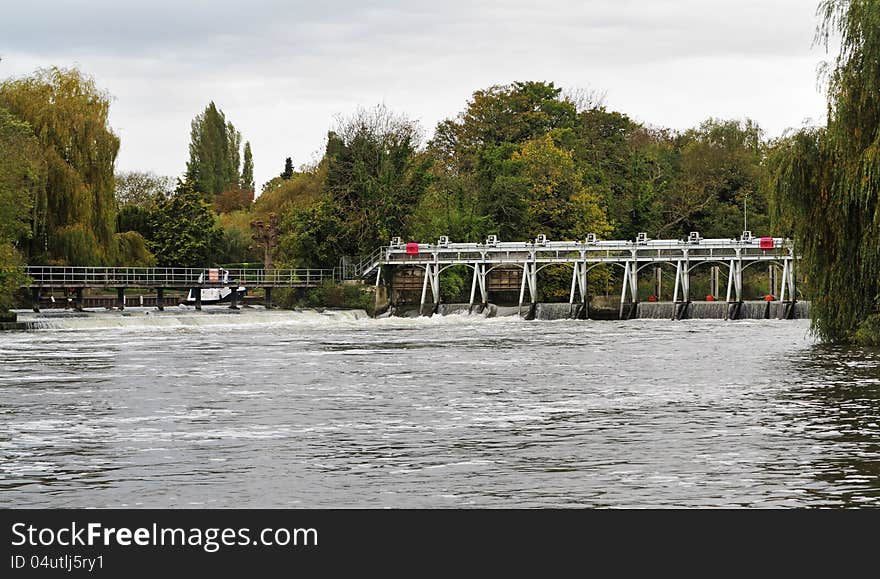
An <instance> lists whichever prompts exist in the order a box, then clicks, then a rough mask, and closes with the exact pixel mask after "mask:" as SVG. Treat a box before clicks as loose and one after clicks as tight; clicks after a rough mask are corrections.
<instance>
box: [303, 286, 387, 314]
mask: <svg viewBox="0 0 880 579" xmlns="http://www.w3.org/2000/svg"><path fill="white" fill-rule="evenodd" d="M304 303H305V305H306V306H309V307H313V308H316V307H324V308H347V309H358V310H366V311H367V312H372V310H373V303H374V296H373V294H372V293H369V292H366V291H364V289H363V286H360V285H352V284H335V283H326V284H324V285H322V286H320V287H316V288H314V289H312V290H309V292H308V293H307V294H306V296H305V300H304Z"/></svg>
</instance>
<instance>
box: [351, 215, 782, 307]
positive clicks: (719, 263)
mask: <svg viewBox="0 0 880 579" xmlns="http://www.w3.org/2000/svg"><path fill="white" fill-rule="evenodd" d="M797 259H798V256H797V255H796V254H795V252H794V247H793V244H792V243H791V241H790V240H787V239H782V238H771V237H760V238H758V237H753V236H752V234H751V232H750V231H744V232H743V234H742V235H741V236H740V237H739V238H731V239H703V238H701V237H700V235H699V233H697V232H693V233H691V234H690V236H689V237H688V239H686V240H679V239H658V240H652V239H649V238H648V236H647V235H646V234H644V233H640V234H639V235H638V237H637V238H636V239H635V240H633V241H619V240H618V241H602V240H598V239H597V238H596V237H595V236H594V235H590V236H588V237H587V239H586V240H584V241H548V240H547V239H546V237H545V236H543V235H542V236H538V237H537V238H536V239H535V240H534V241H532V242H501V241H499V240H498V239H497V237H495V236H489V237H488V238H487V240H486V242H485V243H452V242H450V241H449V239H448V238H446V237H441V238H440V240H439V241H438V242H437V243H436V244H420V243H403V242H402V241H401V240H400V239H399V238H395V239H394V240H392V242H391V244H390V245H389V246H388V247H386V248H382V249H381V250H379V251H378V252H377V253H374V254H373V255H372V256H370V257H369V258H368V259H366V260H364V261H362V262H361V264H359V265H358V268H359V271H358V272H357V273H358V275H360V276H361V277H370V276H375V283H376V285H378V284H379V283H380V281H381V279H382V269H383V268H386V269H387V268H401V267H406V268H418V269H421V270H423V274H422V276H421V277H422V290H421V300H420V312H422V313H425V306H426V304H427V303H428V302H427V292H428V289H429V288H430V292H431V297H432V298H433V300H432V302H431V303H432V304H433V308H432V311H436V309H437V306H438V305H439V304H440V274H441V273H442V272H443V271H445V270H447V269H448V268H450V267H453V266H467V267H469V268H470V269H472V270H473V275H472V279H471V290H470V305H471V307H473V306H475V305H476V304H477V303H480V304H482V305H484V306H485V305H486V304H487V302H488V301H489V295H488V294H489V291H488V290H489V287H488V284H487V279H488V277H489V275H490V274H491V273H492V272H495V271H499V270H502V269H507V270H509V269H511V268H514V269H518V270H519V274H520V275H519V276H518V277H519V278H520V280H521V281H520V287H519V307H520V309H521V310H522V308H523V306H524V305H526V304H527V305H528V307H529V308H530V310H532V311H533V310H534V306H535V304H536V302H537V300H538V277H537V274H538V272H540V271H541V270H543V269H544V268H546V267H548V266H551V265H554V264H566V265H570V266H571V267H572V277H571V291H570V294H569V304H571V305H572V306H574V305H575V304H581V305H582V308H581V310H582V313H581V315H585V312H586V311H587V308H588V307H589V296H588V289H587V281H588V276H589V273H590V271H592V270H593V269H594V268H596V267H599V266H602V265H607V266H615V267H620V268H622V269H623V275H622V278H621V279H622V284H621V293H620V317H621V318H624V317H628V316H632V315H634V312H635V311H636V308H635V305H636V304H637V303H638V299H639V298H638V277H639V274H640V273H641V272H643V271H645V270H651V269H653V270H655V272H657V271H658V270H659V268H662V267H664V266H665V267H668V268H673V269H674V270H675V282H674V295H673V301H674V302H675V304H676V307H675V314H674V317H675V318H681V317H686V316H687V308H688V304H689V303H690V301H691V290H690V278H691V274H692V272H693V271H694V270H695V269H697V268H699V267H701V266H707V265H708V266H711V267H713V268H715V269H714V272H715V276H713V277H714V283H715V284H716V285H717V284H718V279H717V276H718V272H719V271H720V270H721V269H722V268H726V272H727V293H726V302H727V304H728V308H727V311H726V314H725V317H731V318H736V317H738V314H739V310H740V308H741V307H742V303H743V271H744V270H746V269H747V268H749V267H752V266H755V265H757V264H764V265H768V266H779V267H781V268H782V276H781V292H780V295H779V297H778V300H779V301H780V302H782V303H783V304H785V307H784V308H783V310H784V312H785V314H784V316H785V317H789V316H790V315H791V311H792V307H791V306H792V305H793V304H794V303H795V301H796V299H797V298H796V296H797V293H796V287H795V261H796V260H797ZM774 271H775V270H774V269H772V268H771V275H773V272H774ZM371 279H372V278H371ZM657 279H658V280H659V274H657ZM774 285H775V283H774ZM478 292H479V302H478V301H477V296H478ZM526 292H528V295H526ZM658 294H659V291H658ZM526 299H528V301H526ZM774 299H776V298H775V296H774ZM627 306H628V307H627ZM428 313H430V312H428Z"/></svg>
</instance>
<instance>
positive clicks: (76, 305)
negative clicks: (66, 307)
mask: <svg viewBox="0 0 880 579" xmlns="http://www.w3.org/2000/svg"><path fill="white" fill-rule="evenodd" d="M73 309H74V310H76V311H78V312H81V311H83V288H81V287H78V288H76V297H75V298H74V299H73Z"/></svg>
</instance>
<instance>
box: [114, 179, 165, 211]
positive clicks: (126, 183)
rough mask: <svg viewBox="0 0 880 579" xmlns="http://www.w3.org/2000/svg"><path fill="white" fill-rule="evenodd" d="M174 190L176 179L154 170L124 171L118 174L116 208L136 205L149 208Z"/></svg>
mask: <svg viewBox="0 0 880 579" xmlns="http://www.w3.org/2000/svg"><path fill="white" fill-rule="evenodd" d="M173 190H174V179H173V178H171V177H168V176H166V175H157V174H156V173H153V172H152V171H122V172H120V173H117V174H116V191H115V197H116V209H117V211H118V210H120V209H122V208H123V207H124V206H126V205H136V206H138V207H141V208H144V209H149V208H150V207H152V206H153V204H154V203H156V200H157V199H159V198H161V197H168V196H169V195H170V194H171V192H172V191H173Z"/></svg>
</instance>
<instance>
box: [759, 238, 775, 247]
mask: <svg viewBox="0 0 880 579" xmlns="http://www.w3.org/2000/svg"><path fill="white" fill-rule="evenodd" d="M761 249H773V238H772V237H762V238H761Z"/></svg>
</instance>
